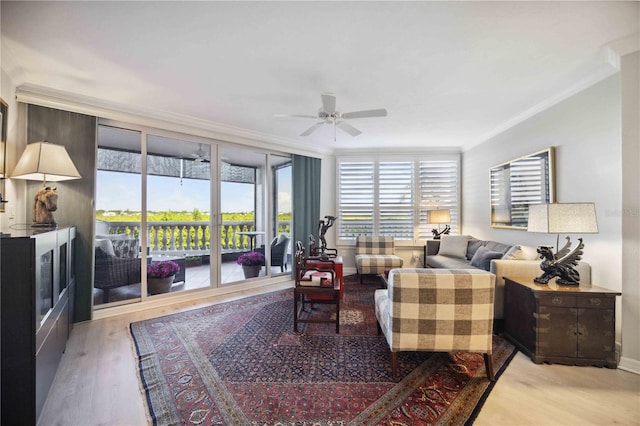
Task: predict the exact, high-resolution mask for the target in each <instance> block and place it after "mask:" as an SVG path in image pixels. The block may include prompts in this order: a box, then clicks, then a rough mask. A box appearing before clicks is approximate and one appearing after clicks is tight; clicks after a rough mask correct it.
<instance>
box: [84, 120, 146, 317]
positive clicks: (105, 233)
mask: <svg viewBox="0 0 640 426" xmlns="http://www.w3.org/2000/svg"><path fill="white" fill-rule="evenodd" d="M141 137H142V135H141V132H139V131H134V130H127V129H119V128H116V127H109V126H98V151H97V153H98V157H97V169H98V170H97V174H96V196H95V208H96V221H95V235H94V237H95V239H94V245H95V249H94V250H95V267H94V280H93V282H94V284H93V304H94V306H95V307H102V306H105V305H107V304H118V303H127V302H128V301H132V300H140V297H141V296H140V291H141V282H142V277H143V275H144V274H143V273H142V271H143V259H142V255H143V254H144V250H142V249H141V235H142V232H141V229H142V222H141V221H142V215H141V211H142V207H141V206H142V177H141V176H142V166H141V151H140V148H141V145H140V140H141Z"/></svg>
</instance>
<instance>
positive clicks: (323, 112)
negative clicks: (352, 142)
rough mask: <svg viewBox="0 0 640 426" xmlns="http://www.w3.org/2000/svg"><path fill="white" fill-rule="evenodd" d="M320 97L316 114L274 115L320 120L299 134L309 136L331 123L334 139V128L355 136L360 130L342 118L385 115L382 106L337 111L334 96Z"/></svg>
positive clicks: (385, 111)
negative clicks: (361, 109)
mask: <svg viewBox="0 0 640 426" xmlns="http://www.w3.org/2000/svg"><path fill="white" fill-rule="evenodd" d="M320 97H321V98H322V107H321V108H320V109H319V110H318V115H317V116H313V115H303V114H294V115H284V114H278V115H276V117H278V118H311V119H314V120H318V119H319V120H321V121H319V122H317V123H315V124H314V125H313V126H311V127H309V128H308V129H307V130H305V131H304V132H302V134H300V136H309V135H311V134H312V133H313V132H315V131H316V130H318V129H319V128H320V127H322V126H323V125H324V124H333V130H334V136H333V138H334V140H335V139H336V134H335V133H336V129H340V130H342V131H344V132H345V133H348V134H349V135H351V136H353V137H355V136H358V135H360V134H362V132H361V131H360V130H358V129H356V128H355V127H353V126H352V125H351V124H349V123H347V122H346V121H344V120H352V119H355V118H370V117H386V116H387V110H386V109H384V108H379V109H369V110H363V111H352V112H344V113H342V112H339V111H336V96H335V95H333V94H331V93H323V94H321V95H320Z"/></svg>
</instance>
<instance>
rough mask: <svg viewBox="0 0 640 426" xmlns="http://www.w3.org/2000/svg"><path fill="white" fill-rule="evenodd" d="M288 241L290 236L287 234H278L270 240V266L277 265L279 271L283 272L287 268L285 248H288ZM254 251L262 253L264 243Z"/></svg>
mask: <svg viewBox="0 0 640 426" xmlns="http://www.w3.org/2000/svg"><path fill="white" fill-rule="evenodd" d="M289 241H291V238H289V236H288V235H287V234H280V236H278V237H276V238H274V239H273V240H271V262H270V264H271V266H279V267H280V272H284V271H285V270H286V269H287V249H288V248H289ZM256 251H259V252H260V253H262V254H265V252H264V245H263V246H262V247H258V248H257V249H256Z"/></svg>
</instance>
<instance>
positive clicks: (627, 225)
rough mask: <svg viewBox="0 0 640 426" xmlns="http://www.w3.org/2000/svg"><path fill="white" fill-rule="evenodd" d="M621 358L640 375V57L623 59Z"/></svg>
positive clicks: (636, 53)
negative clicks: (639, 77) (639, 325)
mask: <svg viewBox="0 0 640 426" xmlns="http://www.w3.org/2000/svg"><path fill="white" fill-rule="evenodd" d="M621 65H622V68H621V76H622V179H623V184H622V191H623V193H622V209H621V210H620V213H621V216H622V235H623V237H622V244H623V256H622V357H621V359H620V368H624V369H625V370H630V371H634V372H637V373H639V374H640V333H638V324H640V284H639V283H640V262H638V259H640V169H639V165H640V142H639V141H640V123H639V121H640V84H639V82H638V76H639V75H640V53H638V51H636V52H635V53H633V54H628V55H625V56H623V57H622V61H621Z"/></svg>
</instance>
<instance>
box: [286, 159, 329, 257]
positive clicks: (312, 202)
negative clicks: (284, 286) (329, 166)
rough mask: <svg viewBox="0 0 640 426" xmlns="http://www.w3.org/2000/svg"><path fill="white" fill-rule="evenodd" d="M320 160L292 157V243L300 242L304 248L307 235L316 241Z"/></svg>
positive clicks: (306, 242)
mask: <svg viewBox="0 0 640 426" xmlns="http://www.w3.org/2000/svg"><path fill="white" fill-rule="evenodd" d="M321 166H322V160H320V159H319V158H311V157H305V156H303V155H293V162H292V166H291V167H292V174H293V183H292V186H293V188H292V189H293V200H292V204H293V241H292V245H291V247H292V249H293V250H295V243H296V241H301V242H302V244H303V245H304V247H308V246H309V234H313V235H314V236H315V238H316V239H317V237H318V236H317V235H315V234H316V231H317V230H318V221H319V220H320V178H321Z"/></svg>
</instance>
